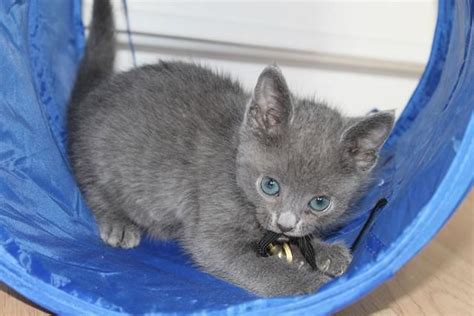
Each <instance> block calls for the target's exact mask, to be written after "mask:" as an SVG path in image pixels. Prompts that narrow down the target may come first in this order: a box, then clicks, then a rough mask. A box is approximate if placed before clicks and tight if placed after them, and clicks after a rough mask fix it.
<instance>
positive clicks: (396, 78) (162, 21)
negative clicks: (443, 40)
mask: <svg viewBox="0 0 474 316" xmlns="http://www.w3.org/2000/svg"><path fill="white" fill-rule="evenodd" d="M84 4H85V5H84V13H85V16H86V21H88V16H89V13H90V4H91V1H90V0H85V1H84ZM114 5H115V11H116V14H117V21H118V22H117V29H118V30H119V31H123V30H124V29H125V23H124V19H123V17H124V15H123V8H122V3H121V1H118V0H115V1H114ZM128 6H129V13H130V22H131V29H132V32H133V41H134V43H135V45H136V48H137V61H138V64H144V63H152V62H156V61H157V60H158V59H159V58H163V59H170V58H171V59H185V60H192V61H199V62H201V63H204V64H208V65H210V66H212V67H215V68H216V69H219V70H224V71H227V72H230V73H232V74H233V76H235V77H236V78H239V79H240V80H241V81H242V82H243V83H244V85H245V86H246V87H248V88H249V89H251V88H252V87H253V85H254V84H255V80H256V78H257V76H258V74H259V72H260V71H261V70H262V69H263V68H264V66H265V65H267V64H269V63H272V62H274V61H276V62H277V63H278V64H279V65H280V67H281V68H282V70H283V72H284V74H285V75H286V77H287V81H288V84H289V86H290V88H292V89H293V90H294V92H296V93H298V94H301V95H307V96H313V95H315V96H317V98H320V99H324V100H327V101H328V102H329V103H330V104H333V105H335V106H337V107H339V108H341V109H342V110H343V111H344V112H346V113H348V114H354V115H357V114H363V113H366V112H367V111H369V110H370V109H372V108H374V107H378V108H379V109H397V114H399V113H400V111H401V109H402V108H403V107H404V106H405V104H406V102H407V100H408V98H409V97H410V95H411V93H412V91H413V89H414V88H415V87H416V84H417V82H418V79H419V76H420V75H421V72H422V70H423V68H424V65H425V64H426V61H427V59H428V56H429V52H430V48H431V41H432V36H433V31H434V26H435V21H436V14H437V12H436V11H437V7H436V2H435V0H423V1H422V0H418V1H415V0H407V1H385V0H378V1H375V0H374V1H362V0H351V1H349V0H346V1H337V0H333V1H330V0H324V1H323V0H321V1H304V2H302V1H252V2H250V1H243V0H241V1H223V0H221V1H192V2H191V1H164V0H160V1H157V0H129V1H128ZM86 23H87V22H86ZM119 43H120V48H121V49H120V51H119V57H118V62H117V69H118V70H126V69H128V68H130V67H132V59H131V54H130V50H129V48H128V46H127V37H126V36H125V35H124V34H120V36H119Z"/></svg>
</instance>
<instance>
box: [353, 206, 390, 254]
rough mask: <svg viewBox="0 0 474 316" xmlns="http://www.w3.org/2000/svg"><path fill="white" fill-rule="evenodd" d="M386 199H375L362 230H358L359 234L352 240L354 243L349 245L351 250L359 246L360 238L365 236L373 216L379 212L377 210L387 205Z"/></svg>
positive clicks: (372, 221) (373, 219) (373, 218)
mask: <svg viewBox="0 0 474 316" xmlns="http://www.w3.org/2000/svg"><path fill="white" fill-rule="evenodd" d="M387 203H388V201H387V199H386V198H383V199H380V200H378V201H377V203H376V204H375V206H374V207H373V208H372V209H371V210H370V215H369V218H368V219H367V221H366V222H365V224H364V226H363V227H362V230H361V231H360V233H359V235H358V236H357V238H356V240H355V241H354V243H353V244H352V247H351V252H354V251H355V250H356V249H357V247H358V246H359V244H360V242H361V240H362V237H364V236H365V234H366V233H367V231H368V230H369V228H370V227H371V226H372V224H373V223H374V221H375V218H376V217H377V215H378V214H379V212H380V211H381V210H382V209H383V207H384V206H385V205H387Z"/></svg>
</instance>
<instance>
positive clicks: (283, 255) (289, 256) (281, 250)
mask: <svg viewBox="0 0 474 316" xmlns="http://www.w3.org/2000/svg"><path fill="white" fill-rule="evenodd" d="M267 253H268V254H269V255H270V256H274V255H276V256H277V257H278V258H280V259H285V260H286V262H287V263H292V262H293V253H292V252H291V248H290V245H289V244H288V243H286V242H284V243H281V244H274V243H270V244H269V245H268V247H267Z"/></svg>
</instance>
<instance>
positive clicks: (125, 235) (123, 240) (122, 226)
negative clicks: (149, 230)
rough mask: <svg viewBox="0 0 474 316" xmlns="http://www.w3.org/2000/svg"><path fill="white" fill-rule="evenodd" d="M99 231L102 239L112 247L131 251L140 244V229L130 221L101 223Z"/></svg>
mask: <svg viewBox="0 0 474 316" xmlns="http://www.w3.org/2000/svg"><path fill="white" fill-rule="evenodd" d="M99 229H100V238H102V240H103V241H104V242H105V243H106V244H108V245H110V246H112V247H120V248H124V249H129V248H134V247H136V246H138V244H139V243H140V239H141V232H140V229H139V228H138V227H137V226H136V225H135V224H133V223H130V222H128V221H124V222H121V221H113V222H103V223H100V225H99Z"/></svg>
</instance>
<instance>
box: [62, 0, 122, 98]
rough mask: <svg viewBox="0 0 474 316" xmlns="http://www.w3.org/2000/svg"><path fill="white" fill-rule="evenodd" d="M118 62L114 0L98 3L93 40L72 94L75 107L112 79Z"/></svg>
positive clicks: (90, 35)
mask: <svg viewBox="0 0 474 316" xmlns="http://www.w3.org/2000/svg"><path fill="white" fill-rule="evenodd" d="M114 60H115V24H114V17H113V12H112V5H111V4H110V0H94V8H93V11H92V21H91V23H90V32H89V38H88V40H87V46H86V50H85V53H84V58H83V59H82V62H81V65H80V67H79V71H78V74H77V77H76V83H75V85H74V88H73V91H72V94H71V104H78V103H79V102H80V101H81V100H82V99H83V98H84V96H85V95H86V94H87V93H89V91H91V90H92V88H93V87H95V86H97V84H99V82H101V81H102V80H104V79H106V78H107V77H109V76H110V75H111V74H112V72H113V66H114Z"/></svg>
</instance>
